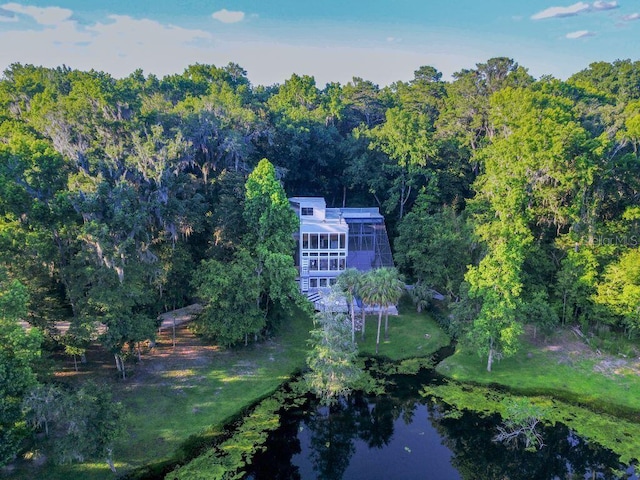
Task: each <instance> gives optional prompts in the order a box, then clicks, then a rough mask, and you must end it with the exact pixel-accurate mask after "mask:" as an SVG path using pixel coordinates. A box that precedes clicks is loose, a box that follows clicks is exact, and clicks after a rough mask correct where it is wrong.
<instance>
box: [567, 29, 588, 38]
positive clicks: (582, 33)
mask: <svg viewBox="0 0 640 480" xmlns="http://www.w3.org/2000/svg"><path fill="white" fill-rule="evenodd" d="M593 36H595V33H593V32H590V31H589V30H578V31H576V32H571V33H567V35H566V37H567V38H569V39H571V40H575V39H577V38H586V37H593Z"/></svg>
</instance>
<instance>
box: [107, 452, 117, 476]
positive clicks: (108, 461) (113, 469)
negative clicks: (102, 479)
mask: <svg viewBox="0 0 640 480" xmlns="http://www.w3.org/2000/svg"><path fill="white" fill-rule="evenodd" d="M111 455H112V453H111V449H110V448H109V449H107V458H106V462H107V465H109V468H110V469H111V472H113V474H114V475H116V474H117V473H118V472H117V471H116V466H115V465H114V464H113V458H111Z"/></svg>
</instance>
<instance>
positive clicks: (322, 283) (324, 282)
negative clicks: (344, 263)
mask: <svg viewBox="0 0 640 480" xmlns="http://www.w3.org/2000/svg"><path fill="white" fill-rule="evenodd" d="M320 286H321V287H326V286H327V279H326V278H321V279H320Z"/></svg>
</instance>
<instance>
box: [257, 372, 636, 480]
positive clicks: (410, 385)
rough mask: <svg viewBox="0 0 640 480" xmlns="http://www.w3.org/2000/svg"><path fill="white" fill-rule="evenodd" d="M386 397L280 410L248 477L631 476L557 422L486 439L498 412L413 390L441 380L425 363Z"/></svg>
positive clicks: (613, 458)
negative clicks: (516, 442) (502, 439)
mask: <svg viewBox="0 0 640 480" xmlns="http://www.w3.org/2000/svg"><path fill="white" fill-rule="evenodd" d="M393 380H394V382H393V383H394V385H395V386H394V387H393V388H392V390H391V391H390V392H389V395H385V396H380V397H374V398H367V397H365V396H363V395H354V396H352V397H351V398H349V399H348V400H346V401H343V402H341V403H339V404H337V405H334V406H332V407H331V408H330V409H329V408H327V407H322V406H319V405H318V404H317V403H316V402H315V401H314V400H313V399H311V398H310V399H308V401H307V402H306V403H305V405H304V406H303V407H302V408H298V407H297V408H292V409H288V410H287V411H284V412H283V414H282V417H281V426H280V428H279V429H278V430H276V431H274V432H272V433H271V434H270V436H269V439H268V441H267V449H266V451H264V452H262V453H260V454H258V455H256V456H254V458H253V462H252V465H251V467H250V468H251V470H250V471H249V472H248V475H247V477H246V478H248V479H252V480H277V479H282V480H284V479H287V480H295V479H301V480H308V479H321V480H339V479H344V480H360V479H362V480H365V479H366V480H375V479H387V480H388V479H446V480H453V479H469V480H471V479H473V480H484V479H487V480H489V479H491V480H494V479H507V478H508V479H510V480H518V479H522V480H525V479H526V480H531V479H568V478H570V479H596V478H597V479H619V478H627V479H637V478H638V477H637V474H636V472H635V470H634V468H633V467H630V466H625V465H622V464H620V462H619V457H618V456H617V455H616V454H614V453H613V452H611V451H610V450H606V449H604V448H600V447H599V446H597V445H594V444H590V443H588V442H586V441H585V440H583V439H581V438H580V437H578V436H577V435H576V434H575V433H573V432H572V431H571V430H569V429H568V428H567V427H566V426H564V425H562V424H558V425H556V426H553V427H544V428H541V430H540V432H541V434H542V437H543V440H544V446H543V447H542V448H541V449H539V450H534V451H527V450H525V449H524V448H523V447H516V448H514V447H513V446H508V445H504V444H502V443H497V442H495V441H493V437H494V436H495V434H496V428H497V426H498V425H499V424H500V422H501V419H500V417H499V416H498V415H492V416H481V415H478V414H475V413H471V412H468V411H462V412H460V411H457V410H455V409H452V408H451V407H449V406H447V405H446V404H444V403H439V402H437V401H433V400H428V399H426V398H423V396H421V395H420V393H419V391H420V388H421V386H422V385H425V384H429V383H431V384H433V383H434V382H436V383H437V382H440V380H439V379H438V378H437V377H436V376H434V375H433V373H432V372H431V371H421V373H420V374H419V375H405V376H401V375H396V376H394V377H393Z"/></svg>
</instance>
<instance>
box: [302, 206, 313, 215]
mask: <svg viewBox="0 0 640 480" xmlns="http://www.w3.org/2000/svg"><path fill="white" fill-rule="evenodd" d="M300 214H301V215H302V216H304V217H307V216H313V207H302V208H301V209H300Z"/></svg>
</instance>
